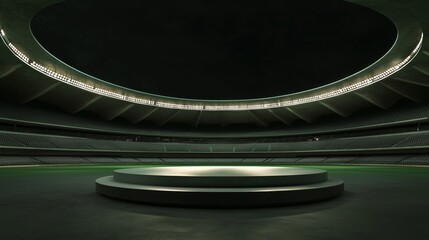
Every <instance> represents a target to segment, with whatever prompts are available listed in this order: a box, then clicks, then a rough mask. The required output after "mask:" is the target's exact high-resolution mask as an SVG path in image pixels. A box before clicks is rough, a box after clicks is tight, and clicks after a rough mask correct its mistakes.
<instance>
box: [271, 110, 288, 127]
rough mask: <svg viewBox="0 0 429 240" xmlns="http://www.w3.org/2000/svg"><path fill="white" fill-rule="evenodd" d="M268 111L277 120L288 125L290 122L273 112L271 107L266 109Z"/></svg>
mask: <svg viewBox="0 0 429 240" xmlns="http://www.w3.org/2000/svg"><path fill="white" fill-rule="evenodd" d="M268 112H269V113H271V114H272V115H273V116H274V117H275V118H277V119H278V120H280V121H281V122H283V123H284V124H286V125H290V124H291V123H292V121H287V120H286V119H285V118H283V117H281V116H280V115H279V114H277V113H275V112H274V111H273V110H272V109H268Z"/></svg>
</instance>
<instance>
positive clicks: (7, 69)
mask: <svg viewBox="0 0 429 240" xmlns="http://www.w3.org/2000/svg"><path fill="white" fill-rule="evenodd" d="M22 66H23V65H22V64H16V65H13V66H11V67H9V68H7V67H5V69H6V70H5V71H4V72H1V73H0V79H2V78H4V77H7V76H8V75H10V74H12V73H13V72H15V71H16V70H18V69H19V68H21V67H22Z"/></svg>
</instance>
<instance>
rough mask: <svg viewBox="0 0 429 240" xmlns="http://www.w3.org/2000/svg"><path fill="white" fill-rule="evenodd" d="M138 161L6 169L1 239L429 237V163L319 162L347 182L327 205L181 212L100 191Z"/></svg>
mask: <svg viewBox="0 0 429 240" xmlns="http://www.w3.org/2000/svg"><path fill="white" fill-rule="evenodd" d="M123 167H130V166H73V167H64V166H62V167H32V168H0V239H2V240H6V239H77V240H83V239H103V240H108V239H145V240H146V239H160V240H167V239H187V240H190V239H222V240H224V239H234V240H241V239H258V240H260V239H427V238H428V236H429V227H428V224H429V168H413V167H387V166H384V167H377V166H347V167H343V166H317V167H318V168H323V169H327V170H328V171H329V174H330V177H335V178H340V179H343V180H344V181H345V186H346V191H345V192H344V194H343V195H342V196H341V197H339V198H336V199H332V200H329V201H325V202H319V203H313V204H307V205H300V206H289V207H282V208H266V209H241V210H233V209H229V210H226V209H224V210H219V209H180V208H168V207H156V206H145V205H139V204H134V203H127V202H120V201H116V200H112V199H108V198H105V197H103V196H99V195H97V194H96V193H95V191H94V180H95V179H96V178H98V177H101V176H106V175H110V173H111V172H112V170H113V169H116V168H123Z"/></svg>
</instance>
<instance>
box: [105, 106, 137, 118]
mask: <svg viewBox="0 0 429 240" xmlns="http://www.w3.org/2000/svg"><path fill="white" fill-rule="evenodd" d="M133 106H134V104H132V103H129V104H125V105H124V106H122V107H120V108H118V109H115V110H111V112H110V113H106V114H104V116H103V117H104V118H105V119H106V120H113V119H115V118H117V117H118V116H120V115H122V114H123V113H124V112H126V111H127V110H128V109H130V108H132V107H133Z"/></svg>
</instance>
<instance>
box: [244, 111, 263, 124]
mask: <svg viewBox="0 0 429 240" xmlns="http://www.w3.org/2000/svg"><path fill="white" fill-rule="evenodd" d="M248 113H249V114H250V116H252V118H253V119H254V120H255V123H256V124H257V125H258V126H260V127H267V126H268V124H267V123H265V122H264V121H263V120H261V119H260V118H258V116H256V115H255V114H254V113H252V111H248Z"/></svg>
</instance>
